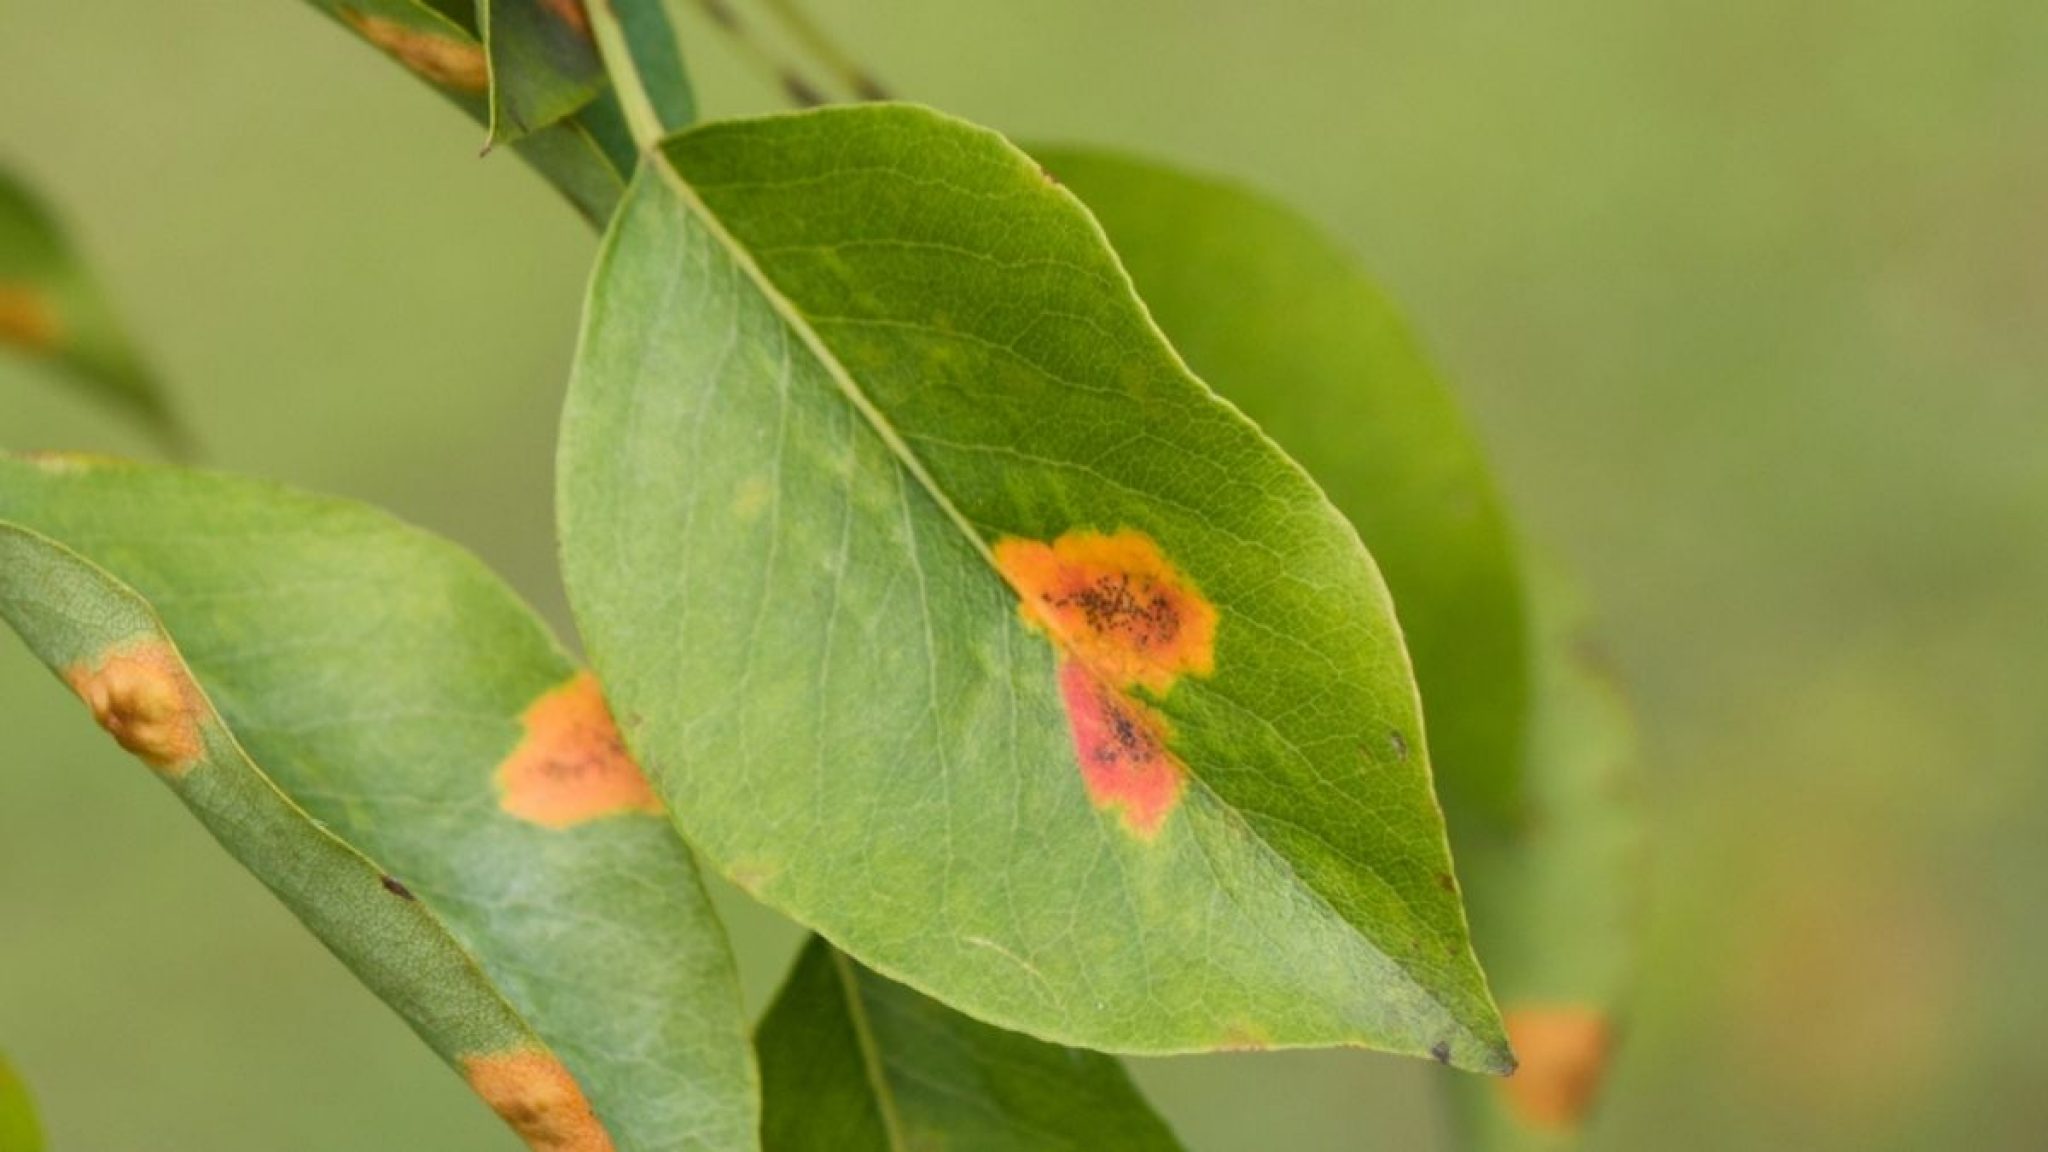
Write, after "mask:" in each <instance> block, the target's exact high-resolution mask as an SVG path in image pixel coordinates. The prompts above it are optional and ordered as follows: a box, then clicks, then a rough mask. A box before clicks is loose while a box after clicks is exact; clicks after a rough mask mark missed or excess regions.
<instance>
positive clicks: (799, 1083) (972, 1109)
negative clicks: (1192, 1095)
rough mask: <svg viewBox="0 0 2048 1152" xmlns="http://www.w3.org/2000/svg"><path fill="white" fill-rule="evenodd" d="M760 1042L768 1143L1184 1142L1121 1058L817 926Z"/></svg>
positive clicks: (1013, 1151) (869, 1149)
mask: <svg viewBox="0 0 2048 1152" xmlns="http://www.w3.org/2000/svg"><path fill="white" fill-rule="evenodd" d="M756 1046H757V1047H758V1049H759V1051H760V1057H761V1092H762V1101H761V1103H762V1121H761V1127H762V1133H761V1135H762V1141H761V1142H762V1146H763V1147H764V1148H766V1149H767V1152H919V1150H922V1149H939V1148H943V1149H946V1150H948V1152H1045V1150H1050V1149H1060V1148H1070V1149H1091V1148H1113V1149H1116V1150H1117V1152H1174V1150H1176V1149H1178V1148H1179V1147H1180V1144H1179V1142H1178V1141H1176V1140H1175V1139H1174V1138H1173V1133H1172V1132H1171V1131H1170V1130H1168V1128H1167V1127H1166V1124H1165V1122H1164V1121H1162V1120H1161V1119H1159V1117H1158V1115H1157V1114H1155V1113H1154V1112H1153V1111H1152V1109H1151V1108H1150V1106H1148V1105H1147V1104H1146V1103H1145V1100H1144V1097H1142V1096H1140V1095H1138V1090H1137V1088H1136V1087H1135V1086H1134V1085H1132V1084H1131V1080H1130V1077H1129V1076H1127V1075H1126V1074H1125V1073H1124V1070H1123V1068H1122V1066H1120V1065H1119V1064H1118V1063H1117V1062H1116V1061H1115V1060H1114V1059H1112V1058H1111V1057H1108V1056H1103V1055H1099V1054H1097V1053H1093V1052H1081V1051H1076V1050H1075V1049H1072V1048H1061V1047H1057V1046H1055V1045H1052V1044H1047V1043H1044V1042H1043V1041H1039V1040H1033V1039H1031V1038H1029V1037H1026V1036H1020V1035H1018V1034H1017V1033H1015V1032H1004V1031H1002V1030H1001V1029H998V1028H991V1027H989V1026H988V1025H986V1024H982V1023H978V1022H976V1021H973V1020H970V1019H968V1018H967V1017H965V1016H962V1015H961V1014H960V1013H958V1012H955V1011H953V1010H952V1009H950V1008H947V1007H946V1006H945V1005H943V1004H940V1003H938V1002H937V1001H935V1000H932V999H929V998H927V997H924V996H920V995H918V994H917V993H916V992H913V991H911V990H910V989H908V988H905V987H904V986H902V985H901V984H896V983H892V982H890V981H888V980H884V979H883V978H882V977H880V976H877V975H875V974H874V973H873V972H870V971H868V970H867V969H865V968H862V967H861V966H860V965H859V964H857V963H855V962H854V961H853V960H852V959H850V958H849V957H847V956H846V954H845V953H843V952H840V951H838V950H837V949H835V948H833V947H832V946H831V945H829V944H827V943H825V942H824V941H823V940H820V939H818V938H816V937H813V938H812V939H811V942H810V944H809V946H807V947H806V948H805V949H804V950H803V954H802V955H801V956H799V957H798V958H797V962H796V967H795V969H794V970H792V971H791V972H790V975H789V981H788V982H787V983H786V984H784V985H783V988H782V994H781V995H780V996H778V997H777V998H776V1001H775V1004H774V1006H773V1007H771V1008H770V1009H769V1010H768V1015H767V1017H766V1018H765V1019H763V1020H762V1022H761V1028H760V1031H759V1034H758V1037H757V1040H756Z"/></svg>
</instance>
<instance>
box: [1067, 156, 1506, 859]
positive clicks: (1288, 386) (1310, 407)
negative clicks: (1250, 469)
mask: <svg viewBox="0 0 2048 1152" xmlns="http://www.w3.org/2000/svg"><path fill="white" fill-rule="evenodd" d="M1032 154H1033V155H1035V156H1036V157H1037V158H1038V159H1039V161H1040V162H1041V163H1043V164H1044V165H1045V166H1046V167H1047V169H1049V170H1050V171H1051V172H1052V173H1053V175H1054V176H1055V177H1057V178H1058V179H1059V180H1061V181H1062V182H1064V183H1065V184H1066V185H1067V186H1068V187H1070V188H1072V189H1073V190H1074V192H1075V193H1076V194H1078V195H1079V196H1080V197H1081V199H1082V201H1083V202H1085V203H1086V204H1087V205H1088V207H1089V209H1090V210H1092V211H1093V212H1094V213H1095V216H1096V218H1097V219H1099V220H1100V221H1102V226H1103V228H1104V229H1105V230H1106V231H1107V232H1108V233H1109V239H1110V242H1111V243H1112V244H1113V245H1115V247H1116V250H1117V254H1118V255H1119V256H1121V257H1122V258H1123V262H1124V266H1125V267H1126V268H1128V269H1129V270H1130V273H1131V278H1132V279H1133V280H1134V281H1136V283H1137V286H1138V293H1139V295H1141V296H1142V297H1144V299H1145V303H1146V304H1147V305H1148V306H1149V307H1150V308H1151V310H1152V315H1153V317H1154V319H1156V320H1157V321H1158V322H1159V326H1160V327H1161V328H1163V329H1164V330H1165V331H1166V334H1167V335H1168V336H1169V337H1171V338H1172V340H1173V342H1174V346H1175V347H1176V348H1178V349H1179V350H1180V351H1181V353H1182V354H1183V355H1185V356H1186V357H1187V359H1188V363H1189V365H1190V366H1191V367H1193V368H1194V370H1195V371H1196V372H1197V373H1199V374H1200V375H1201V376H1202V378H1203V379H1204V380H1206V381H1208V382H1209V384H1210V385H1211V386H1212V387H1214V388H1215V389H1216V390H1217V392H1219V393H1221V394H1222V395H1223V397H1224V398H1225V399H1227V400H1229V401H1231V402H1232V403H1234V404H1236V405H1237V406H1238V407H1239V408H1241V409H1243V410H1244V412H1245V414H1246V415H1248V416H1250V417H1251V418H1252V419H1253V420H1256V421H1257V422H1258V424H1259V427H1260V428H1262V429H1263V430H1264V431H1265V432H1266V433H1267V435H1270V436H1271V437H1272V438H1273V439H1274V440H1275V441H1277V442H1278V443H1279V444H1280V446H1281V447H1282V448H1284V449H1286V450H1287V451H1288V452H1289V453H1291V454H1292V455H1293V456H1294V458H1295V459H1297V460H1299V461H1301V463H1302V464H1303V465H1304V466H1306V467H1307V468H1308V470H1309V473H1310V474H1311V475H1312V476H1314V477H1315V478H1316V480H1317V481H1318V482H1319V483H1321V484H1322V485H1323V488H1324V490H1325V491H1327V492H1329V494H1330V498H1331V499H1332V500H1334V501H1335V502H1336V504H1337V507H1338V508H1339V509H1341V510H1342V511H1343V513H1344V514H1345V515H1346V516H1347V517H1349V518H1350V520H1351V522H1352V523H1353V524H1355V525H1356V526H1357V527H1358V534H1359V535H1360V536H1361V537H1363V538H1364V540H1365V543H1366V547H1368V548H1370V549H1372V554H1373V558H1374V559H1375V560H1377V561H1379V563H1380V567H1381V569H1382V571H1384V572H1385V573H1386V579H1387V585H1388V587H1389V588H1390V589H1391V590H1392V592H1393V595H1394V605H1395V608H1396V610H1397V612H1398V613H1399V615H1400V619H1401V629H1402V632H1403V633H1404V634H1405V635H1406V637H1407V640H1408V648H1409V651H1410V652H1411V653H1412V654H1413V655H1414V658H1415V676H1416V680H1417V681H1418V682H1419V683H1420V685H1421V688H1422V699H1423V705H1424V709H1425V712H1426V714H1427V716H1428V721H1429V755H1430V763H1431V765H1432V766H1433V767H1434V769H1435V772H1436V779H1437V784H1438V787H1439V788H1440V789H1441V790H1442V792H1443V795H1444V801H1445V803H1446V804H1447V805H1448V806H1449V807H1450V812H1451V816H1452V818H1453V819H1452V823H1453V826H1454V827H1455V826H1457V825H1458V823H1459V821H1460V818H1465V819H1470V818H1471V817H1472V816H1475V815H1476V816H1480V817H1483V818H1486V819H1488V820H1490V821H1492V822H1495V823H1501V824H1511V823H1513V818H1514V816H1515V815H1516V813H1517V810H1518V807H1519V800H1518V797H1517V789H1518V783H1517V780H1516V777H1517V775H1518V773H1519V771H1520V767H1521V762H1522V749H1521V743H1522V732H1523V721H1524V717H1525V714H1526V711H1527V696H1528V672H1527V666H1528V655H1527V639H1526V631H1527V625H1526V621H1525V620H1524V607H1523V599H1522V596H1523V590H1522V577H1521V572H1520V564H1519V560H1518V558H1517V556H1516V550H1515V547H1514V543H1513V539H1512V533H1511V531H1510V529H1509V527H1508V523H1507V518H1506V516H1505V515H1504V513H1503V511H1502V505H1501V500H1500V497H1499V495H1498V493H1497V492H1496V490H1495V488H1494V484H1493V480H1492V478H1491V476H1490V475H1489V474H1488V472H1487V469H1486V464H1485V459H1484V455H1483V453H1482V452H1481V451H1480V448H1479V444H1478V442H1477V440H1476V439H1475V438H1474V436H1473V434H1472V432H1471V430H1470V428H1468V427H1467V425H1466V423H1465V420H1464V418H1463V417H1462V416H1461V415H1460V413H1459V411H1458V406H1457V403H1456V401H1455V399H1454V398H1453V396H1452V394H1451V392H1450V390H1449V389H1448V388H1446V387H1445V386H1444V384H1443V382H1442V381H1441V380H1440V379H1439V378H1438V377H1437V375H1436V373H1435V372H1434V371H1433V370H1432V369H1431V368H1430V366H1429V364H1428V362H1427V361H1426V360H1425V359H1424V358H1423V355H1422V353H1421V350H1420V349H1419V348H1418V346H1417V344H1416V341H1415V339H1414V338H1413V337H1412V336H1411V335H1410V334H1409V332H1408V329H1407V326H1406V325H1405V324H1404V323H1402V321H1401V319H1400V317H1399V316H1397V315H1396V314H1395V312H1394V309H1393V308H1392V306H1390V305H1389V304H1388V303H1387V301H1386V299H1385V298H1384V297H1383V296H1381V295H1380V293H1379V291H1378V290H1377V289H1375V288H1374V287H1373V285H1372V284H1371V282H1370V281H1368V280H1367V279H1366V278H1365V276H1364V275H1363V274H1362V273H1361V272H1360V271H1359V269H1358V268H1357V266H1356V264H1355V263H1354V262H1353V261H1352V259H1351V258H1350V256H1349V255H1348V254H1346V253H1345V252H1344V251H1343V250H1342V249H1341V248H1340V247H1339V246H1338V245H1337V244H1335V243H1334V242H1333V241H1331V240H1330V238H1329V237H1327V236H1325V235H1324V234H1323V233H1322V232H1321V230H1319V229H1318V228H1316V227H1315V226H1314V225H1312V224H1310V223H1309V222H1308V221H1306V220H1304V219H1302V218H1301V217H1300V216H1298V215H1296V214H1295V213H1294V212H1292V211H1290V210H1288V209H1287V208H1284V207H1282V206H1280V205H1278V204H1276V203H1273V202H1272V201H1270V200H1268V199H1266V198H1265V197H1263V196H1260V195H1257V194H1255V193H1252V192H1250V191H1247V190H1245V189H1242V188H1239V187H1236V186H1234V185H1230V184H1226V183H1220V182H1217V181H1214V180H1210V179H1206V178H1202V177H1197V176H1192V175H1189V174H1186V173H1183V172H1178V171H1175V170H1173V169H1171V168H1167V167H1164V166H1161V165H1158V164H1153V163H1149V162H1146V161H1142V160H1137V159H1131V158H1127V157H1123V156H1119V155H1115V154H1112V153H1106V152H1096V151H1087V150H1079V149H1072V148H1034V149H1032Z"/></svg>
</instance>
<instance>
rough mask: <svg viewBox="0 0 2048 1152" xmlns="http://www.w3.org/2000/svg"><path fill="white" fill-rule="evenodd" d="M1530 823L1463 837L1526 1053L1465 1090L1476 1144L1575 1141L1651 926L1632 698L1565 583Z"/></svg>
mask: <svg viewBox="0 0 2048 1152" xmlns="http://www.w3.org/2000/svg"><path fill="white" fill-rule="evenodd" d="M1536 623H1537V625H1538V639H1539V643H1538V645H1537V657H1538V659H1537V661H1536V674H1535V678H1534V687H1535V692H1534V695H1533V700H1534V710H1533V714H1532V719H1531V727H1530V739H1529V761H1528V767H1527V769H1526V777H1527V792H1528V805H1529V820H1528V822H1527V826H1526V827H1525V828H1524V829H1522V830H1520V831H1518V832H1515V833H1512V834H1507V835H1489V834H1485V833H1481V834H1477V835H1474V836H1471V837H1466V838H1463V840H1461V851H1462V852H1463V859H1464V862H1465V875H1466V880H1467V894H1468V899H1469V900H1470V901H1471V903H1472V922H1473V929H1474V932H1475V933H1476V935H1477V936H1478V938H1479V940H1480V942H1481V943H1482V944H1483V945H1485V947H1486V955H1487V958H1488V969H1489V971H1490V972H1491V973H1492V975H1493V979H1494V985H1495V987H1496V988H1498V989H1499V991H1500V997H1501V1003H1502V1004H1504V1005H1505V1006H1506V1008H1507V1023H1508V1031H1509V1034H1510V1035H1511V1036H1512V1037H1513V1039H1514V1042H1515V1051H1516V1054H1517V1055H1518V1056H1520V1057H1521V1061H1522V1066H1521V1070H1520V1071H1519V1072H1517V1073H1516V1075H1515V1078H1514V1079H1513V1080H1509V1081H1506V1082H1503V1083H1501V1084H1489V1085H1483V1086H1481V1087H1483V1088H1484V1089H1485V1090H1484V1091H1476V1092H1474V1091H1466V1090H1465V1086H1463V1085H1457V1086H1454V1088H1455V1089H1456V1090H1457V1092H1458V1095H1459V1097H1460V1100H1459V1103H1460V1108H1459V1112H1460V1117H1461V1120H1462V1121H1463V1123H1464V1124H1465V1126H1466V1128H1467V1130H1468V1131H1467V1135H1468V1144H1469V1146H1470V1147H1472V1148H1475V1149H1563V1148H1570V1147H1575V1146H1577V1144H1578V1136H1579V1132H1580V1129H1581V1127H1582V1125H1583V1124H1584V1122H1585V1120H1586V1119H1587V1118H1588V1116H1589V1115H1590V1113H1591V1110H1592V1108H1593V1106H1594V1105H1595V1104H1596V1103H1597V1101H1598V1093H1599V1089H1600V1087H1601V1084H1602V1082H1603V1081H1604V1079H1605V1075H1606V1072H1607V1068H1608V1066H1609V1064H1610V1063H1611V1061H1612V1057H1613V1052H1614V1048H1615V1045H1616V1043H1617V1042H1618V1040H1619V1037H1620V1030H1621V1026H1622V1016H1623V1013H1624V1008H1625V1005H1626V999H1627V994H1628V991H1629V989H1630V987H1631V986H1632V985H1633V983H1634V967H1635V962H1636V956H1637V949H1638V945H1639V943H1640V934H1641V922H1640V921H1641V911H1642V903H1643V896H1644V890H1643V880H1644V876H1645V869H1644V866H1643V865H1644V860H1643V851H1644V843H1645V841H1644V831H1643V816H1642V812H1641V804H1640V800H1639V798H1638V789H1637V785H1636V745H1635V733H1634V727H1633V724H1632V722H1631V719H1630V715H1629V709H1628V706H1627V703H1626V702H1625V701H1624V700H1623V698H1622V697H1621V695H1620V693H1619V692H1618V691H1616V689H1615V687H1614V685H1613V684H1612V682H1611V681H1610V680H1609V679H1608V677H1607V676H1606V675H1605V674H1604V673H1603V672H1602V670H1601V667H1600V664H1599V662H1598V661H1597V659H1595V658H1594V657H1593V656H1592V654H1591V653H1590V651H1589V650H1588V648H1587V646H1586V642H1585V639H1584V637H1583V636H1582V635H1581V624H1582V621H1581V613H1580V612H1579V610H1578V605H1577V603H1576V602H1575V600H1573V599H1571V598H1569V597H1567V596H1566V595H1564V594H1562V593H1558V594H1547V595H1543V596H1539V597H1538V598H1537V612H1536Z"/></svg>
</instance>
